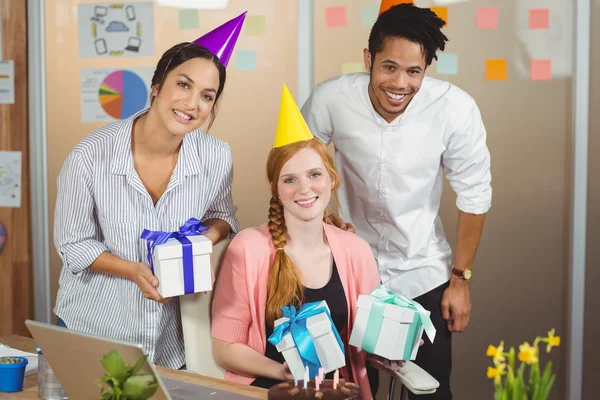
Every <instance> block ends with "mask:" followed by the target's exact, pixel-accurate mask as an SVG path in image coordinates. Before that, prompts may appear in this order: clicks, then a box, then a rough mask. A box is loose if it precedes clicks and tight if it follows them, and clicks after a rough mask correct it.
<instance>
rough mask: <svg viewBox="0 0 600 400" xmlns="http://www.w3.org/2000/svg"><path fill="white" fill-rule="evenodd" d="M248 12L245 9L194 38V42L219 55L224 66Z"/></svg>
mask: <svg viewBox="0 0 600 400" xmlns="http://www.w3.org/2000/svg"><path fill="white" fill-rule="evenodd" d="M247 12H248V11H244V12H243V13H242V14H240V15H238V16H237V17H235V18H233V19H231V20H229V21H227V22H225V23H224V24H223V25H221V26H219V27H217V28H215V29H213V30H212V31H210V32H208V33H207V34H205V35H204V36H201V37H199V38H198V39H196V40H194V43H195V44H198V45H200V46H204V47H206V48H207V49H208V50H209V51H210V52H211V53H213V54H214V55H216V56H217V57H219V60H221V63H222V64H223V65H224V66H227V63H228V62H229V59H230V58H231V54H232V53H233V48H234V47H235V43H236V42H237V39H238V36H240V32H241V31H242V25H243V24H244V20H245V19H246V13H247Z"/></svg>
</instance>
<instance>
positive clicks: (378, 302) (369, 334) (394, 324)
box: [349, 285, 435, 360]
mask: <svg viewBox="0 0 600 400" xmlns="http://www.w3.org/2000/svg"><path fill="white" fill-rule="evenodd" d="M357 307H358V312H357V316H356V319H355V321H354V327H353V328H352V333H351V334H350V341H349V344H350V345H352V346H354V347H358V348H360V349H362V350H364V351H366V352H367V353H370V354H376V355H378V356H381V357H384V358H387V359H388V360H414V359H415V358H416V357H417V352H418V350H419V344H420V341H421V337H422V336H423V331H425V333H426V334H427V336H428V337H429V340H431V341H432V342H433V340H434V339H435V328H434V326H433V323H432V322H431V318H430V313H429V311H427V310H425V309H424V308H423V307H422V306H421V305H420V304H419V303H417V302H415V301H413V300H410V299H408V298H406V297H404V296H400V295H396V294H394V293H392V292H389V291H387V290H386V289H385V287H384V286H383V285H380V286H378V287H377V288H376V289H375V290H373V292H371V294H370V295H360V296H359V297H358V302H357Z"/></svg>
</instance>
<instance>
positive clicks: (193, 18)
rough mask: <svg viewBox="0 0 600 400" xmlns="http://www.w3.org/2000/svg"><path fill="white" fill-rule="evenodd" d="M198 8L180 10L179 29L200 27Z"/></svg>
mask: <svg viewBox="0 0 600 400" xmlns="http://www.w3.org/2000/svg"><path fill="white" fill-rule="evenodd" d="M198 21H199V19H198V10H194V9H187V10H179V29H197V28H199V26H200V25H199V22H198Z"/></svg>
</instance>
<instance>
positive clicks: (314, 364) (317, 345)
mask: <svg viewBox="0 0 600 400" xmlns="http://www.w3.org/2000/svg"><path fill="white" fill-rule="evenodd" d="M281 310H282V311H283V315H284V316H283V317H282V318H279V319H278V320H276V321H275V324H274V330H273V334H272V335H271V336H270V337H269V342H270V343H271V344H273V345H274V346H275V347H276V348H277V351H279V352H280V353H282V355H283V358H284V359H285V361H286V363H287V365H288V367H289V369H290V372H291V373H292V375H293V376H294V379H296V380H304V379H305V377H304V374H305V370H306V367H308V369H309V378H308V379H313V378H314V377H315V376H317V375H318V373H319V368H323V372H324V373H328V372H331V371H335V370H336V369H339V368H342V367H343V366H345V365H346V359H345V357H344V346H343V344H342V341H341V339H340V336H339V333H338V331H337V329H336V328H335V325H334V324H333V321H332V320H331V316H330V314H329V307H327V302H325V301H320V302H314V303H307V304H304V305H303V306H302V307H301V308H300V310H299V311H298V312H296V309H295V308H294V307H293V306H287V307H282V308H281Z"/></svg>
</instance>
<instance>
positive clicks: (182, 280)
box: [141, 218, 212, 298]
mask: <svg viewBox="0 0 600 400" xmlns="http://www.w3.org/2000/svg"><path fill="white" fill-rule="evenodd" d="M206 229H207V228H205V227H203V226H202V225H201V223H200V221H199V220H197V219H194V218H192V219H190V220H188V222H186V224H185V225H183V226H182V227H181V228H180V229H179V231H178V232H160V231H148V230H144V232H143V233H142V236H141V238H142V239H146V240H147V241H148V262H149V264H150V266H151V267H152V270H153V273H154V276H156V279H158V287H157V289H158V293H159V294H160V295H161V296H162V297H164V298H167V297H175V296H183V295H186V294H192V293H198V292H208V291H211V290H212V266H211V262H210V259H211V257H210V256H211V253H212V242H211V241H210V239H208V238H207V237H205V236H203V235H202V233H201V232H202V231H205V230H206Z"/></svg>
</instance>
